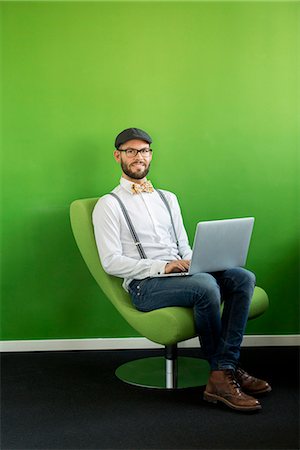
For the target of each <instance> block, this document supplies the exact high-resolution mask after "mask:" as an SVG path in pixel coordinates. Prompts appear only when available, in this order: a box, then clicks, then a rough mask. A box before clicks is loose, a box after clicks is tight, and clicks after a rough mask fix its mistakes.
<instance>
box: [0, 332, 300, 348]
mask: <svg viewBox="0 0 300 450" xmlns="http://www.w3.org/2000/svg"><path fill="white" fill-rule="evenodd" d="M242 346H243V347H281V346H287V347H288V346H300V335H299V334H290V335H246V336H244V340H243V344H242ZM178 347H179V348H195V347H199V341H198V339H197V338H194V339H189V340H187V341H184V342H180V343H179V345H178ZM155 348H162V345H159V344H155V343H154V342H152V341H149V340H148V339H146V338H136V337H134V338H99V339H45V340H18V341H1V342H0V351H1V352H33V351H63V350H64V351H72V350H128V349H131V350H134V349H155Z"/></svg>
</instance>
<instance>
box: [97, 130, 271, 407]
mask: <svg viewBox="0 0 300 450" xmlns="http://www.w3.org/2000/svg"><path fill="white" fill-rule="evenodd" d="M151 143H152V139H151V137H150V136H149V134H148V133H146V132H145V131H143V130H141V129H138V128H128V129H126V130H124V131H122V132H121V133H120V134H118V136H117V138H116V140H115V148H116V150H115V151H114V158H115V160H116V161H117V163H118V164H120V166H121V169H122V177H121V180H120V185H119V186H117V187H116V188H115V189H114V190H113V191H112V195H105V196H103V197H102V198H100V199H99V201H98V202H97V204H96V206H95V209H94V211H93V224H94V230H95V237H96V241H97V247H98V251H99V255H100V259H101V263H102V265H103V268H104V270H105V271H106V272H107V273H109V274H111V275H115V276H118V277H121V278H124V283H123V286H124V288H125V290H127V291H128V292H129V293H130V295H131V297H132V301H133V303H134V305H135V307H136V308H137V309H138V310H140V311H151V310H153V309H158V308H164V307H168V306H184V307H191V308H193V309H194V316H195V324H196V330H197V332H198V335H199V338H200V341H201V346H202V349H203V351H204V353H205V355H206V357H207V359H208V361H209V363H210V366H211V374H210V378H209V381H208V384H207V386H206V389H205V392H204V399H205V400H207V401H210V402H213V403H216V402H218V401H220V402H223V403H224V404H225V405H227V406H229V407H231V408H233V409H236V410H239V411H253V410H258V409H261V405H260V403H259V402H258V400H257V399H256V398H254V396H255V395H257V394H261V393H265V392H269V391H270V390H271V387H270V385H269V384H268V383H267V382H266V381H264V380H260V379H257V378H255V377H252V376H250V375H249V374H247V373H246V372H245V371H244V370H242V369H241V368H240V367H239V365H238V361H239V355H240V345H241V342H242V339H243V334H244V331H245V327H246V323H247V317H248V311H249V305H250V302H251V298H252V294H253V290H254V287H255V276H254V274H253V273H251V272H249V271H248V270H246V269H243V268H234V269H229V270H225V271H222V272H215V273H211V274H209V273H197V274H195V275H191V276H186V277H172V276H171V277H161V278H160V277H157V275H160V274H164V273H165V274H170V273H174V272H184V271H187V270H188V268H189V264H190V260H191V255H192V251H191V248H190V246H189V244H188V239H187V234H186V231H185V229H184V225H183V221H182V217H181V213H180V208H179V205H178V201H177V198H176V196H175V195H174V194H172V193H171V192H168V191H156V190H155V189H153V186H152V184H151V182H149V181H148V180H147V178H146V177H147V174H148V172H149V169H150V164H151V160H152V150H151V148H150V144H151ZM168 208H170V211H169V209H168ZM221 300H222V301H223V302H224V310H223V315H222V318H221V315H220V304H221Z"/></svg>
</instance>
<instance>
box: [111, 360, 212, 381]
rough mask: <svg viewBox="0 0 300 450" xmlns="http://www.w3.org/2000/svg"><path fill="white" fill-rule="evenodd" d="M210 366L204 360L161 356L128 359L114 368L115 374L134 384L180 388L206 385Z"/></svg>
mask: <svg viewBox="0 0 300 450" xmlns="http://www.w3.org/2000/svg"><path fill="white" fill-rule="evenodd" d="M209 372H210V367H209V364H208V362H207V361H206V360H204V359H199V358H188V357H183V356H182V357H178V358H176V359H168V358H164V357H163V356H159V357H153V358H143V359H137V360H135V361H130V362H128V363H126V364H123V365H122V366H120V367H118V369H117V370H116V376H117V377H118V378H119V379H120V380H122V381H125V382H126V383H129V384H133V385H135V386H143V387H147V388H157V389H182V388H188V387H197V386H203V385H206V383H207V380H208V377H209Z"/></svg>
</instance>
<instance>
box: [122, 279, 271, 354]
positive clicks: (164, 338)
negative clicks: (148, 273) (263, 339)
mask: <svg viewBox="0 0 300 450" xmlns="http://www.w3.org/2000/svg"><path fill="white" fill-rule="evenodd" d="M268 304H269V301H268V296H267V294H266V293H265V291H264V290H263V289H261V288H260V287H255V290H254V294H253V297H252V301H251V306H250V312H249V319H254V318H256V317H258V316H260V315H261V314H263V312H264V311H265V310H266V309H267V307H268ZM123 315H124V317H125V318H126V320H127V321H128V322H129V323H130V325H131V326H132V327H133V328H135V329H136V330H137V331H138V332H139V333H140V334H142V335H143V336H145V337H147V338H148V339H150V340H151V341H153V342H156V343H158V344H161V345H172V344H176V343H177V342H181V341H185V340H187V339H191V338H193V337H195V336H196V330H195V323H194V315H193V309H192V308H184V307H177V306H173V307H167V308H161V309H157V310H154V311H150V312H140V311H138V310H136V309H135V307H134V306H132V308H128V306H127V308H126V313H125V314H124V312H123Z"/></svg>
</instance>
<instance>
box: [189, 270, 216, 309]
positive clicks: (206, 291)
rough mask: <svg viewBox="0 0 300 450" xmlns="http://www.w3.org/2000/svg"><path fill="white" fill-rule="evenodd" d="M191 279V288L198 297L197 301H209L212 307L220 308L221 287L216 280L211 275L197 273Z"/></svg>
mask: <svg viewBox="0 0 300 450" xmlns="http://www.w3.org/2000/svg"><path fill="white" fill-rule="evenodd" d="M189 278H190V286H191V288H192V289H193V291H194V292H195V293H196V295H197V301H200V302H203V301H205V300H206V301H207V303H208V304H210V305H211V306H213V305H215V306H217V307H220V303H221V294H220V287H219V285H218V283H217V281H216V279H215V278H214V277H213V276H212V275H210V274H209V273H197V274H194V275H192V276H191V277H189Z"/></svg>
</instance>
